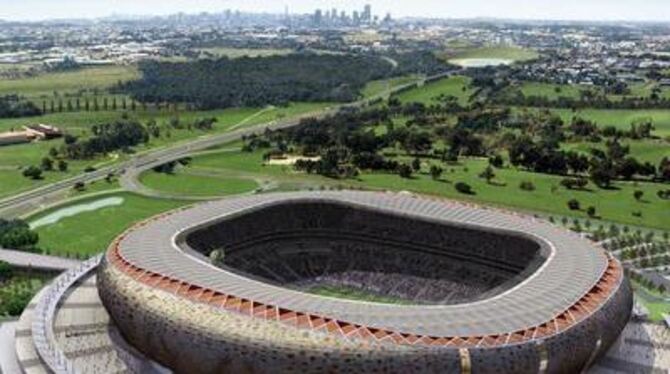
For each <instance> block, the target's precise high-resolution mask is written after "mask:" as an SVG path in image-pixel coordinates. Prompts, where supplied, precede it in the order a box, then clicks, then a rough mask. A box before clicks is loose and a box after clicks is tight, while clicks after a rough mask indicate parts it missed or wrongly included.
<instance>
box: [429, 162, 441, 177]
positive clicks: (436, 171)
mask: <svg viewBox="0 0 670 374" xmlns="http://www.w3.org/2000/svg"><path fill="white" fill-rule="evenodd" d="M443 172H444V170H443V169H442V168H441V167H440V166H437V165H431V166H430V177H431V178H433V180H439V179H440V177H441V176H442V173H443Z"/></svg>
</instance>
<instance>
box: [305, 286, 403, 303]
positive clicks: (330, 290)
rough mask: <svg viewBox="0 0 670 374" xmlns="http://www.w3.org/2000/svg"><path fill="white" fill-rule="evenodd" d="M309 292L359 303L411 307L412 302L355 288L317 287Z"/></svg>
mask: <svg viewBox="0 0 670 374" xmlns="http://www.w3.org/2000/svg"><path fill="white" fill-rule="evenodd" d="M307 292H309V293H312V294H315V295H319V296H328V297H334V298H337V299H349V300H357V301H367V302H371V303H383V304H402V305H410V304H412V303H411V302H409V301H407V300H403V299H399V298H395V297H390V296H381V295H376V294H373V293H370V292H366V291H363V290H359V289H357V288H353V287H347V286H337V287H336V286H327V285H321V286H315V287H312V288H310V289H309V290H307Z"/></svg>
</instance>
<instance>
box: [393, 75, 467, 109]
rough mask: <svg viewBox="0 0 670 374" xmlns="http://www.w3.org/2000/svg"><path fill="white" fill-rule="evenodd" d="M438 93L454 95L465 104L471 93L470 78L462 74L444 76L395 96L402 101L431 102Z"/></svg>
mask: <svg viewBox="0 0 670 374" xmlns="http://www.w3.org/2000/svg"><path fill="white" fill-rule="evenodd" d="M464 88H465V89H464ZM440 95H446V96H450V95H451V96H455V97H457V98H458V101H459V102H460V103H461V104H462V105H464V104H467V102H468V99H469V98H470V95H472V90H471V89H470V78H467V77H463V76H455V77H449V78H444V79H441V80H438V81H436V82H431V83H428V84H426V85H424V86H422V87H417V88H414V89H411V90H409V91H405V92H401V93H399V94H398V95H396V97H397V98H398V99H399V100H400V101H401V102H403V103H409V102H420V103H424V104H432V103H434V101H435V99H436V98H437V97H438V96H440Z"/></svg>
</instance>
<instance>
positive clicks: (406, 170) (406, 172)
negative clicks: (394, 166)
mask: <svg viewBox="0 0 670 374" xmlns="http://www.w3.org/2000/svg"><path fill="white" fill-rule="evenodd" d="M398 175H400V177H401V178H411V177H412V168H411V167H410V166H409V165H407V164H400V165H398Z"/></svg>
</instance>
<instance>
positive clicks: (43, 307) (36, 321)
mask: <svg viewBox="0 0 670 374" xmlns="http://www.w3.org/2000/svg"><path fill="white" fill-rule="evenodd" d="M101 258H102V255H98V256H96V257H93V258H91V259H89V260H87V261H84V262H83V263H81V264H80V265H78V266H77V267H76V268H74V269H71V270H68V271H66V272H65V273H63V274H61V275H60V276H58V277H57V278H56V279H55V280H54V281H53V283H52V284H51V285H50V286H49V288H48V289H47V290H46V291H45V292H44V295H43V296H42V298H41V299H40V301H39V302H38V303H37V306H36V307H35V310H34V312H33V318H32V335H33V343H34V344H35V348H36V350H37V353H38V354H39V356H40V358H41V359H42V360H43V361H44V363H45V364H46V365H47V366H48V367H49V369H51V370H52V371H53V372H54V373H56V374H75V373H77V371H76V370H75V368H74V364H73V363H72V361H70V360H68V358H67V357H66V356H65V353H64V352H63V351H62V350H61V349H60V348H59V347H58V344H57V342H56V337H55V333H54V328H53V327H54V318H55V314H56V307H57V306H58V303H59V302H60V300H61V299H62V298H63V296H64V295H65V292H67V290H68V289H69V288H70V287H72V286H73V285H74V284H75V283H77V282H78V281H80V280H81V279H82V278H84V277H85V276H86V275H88V274H89V273H90V272H92V271H93V270H94V269H95V268H96V267H97V266H98V264H99V263H100V259H101Z"/></svg>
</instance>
